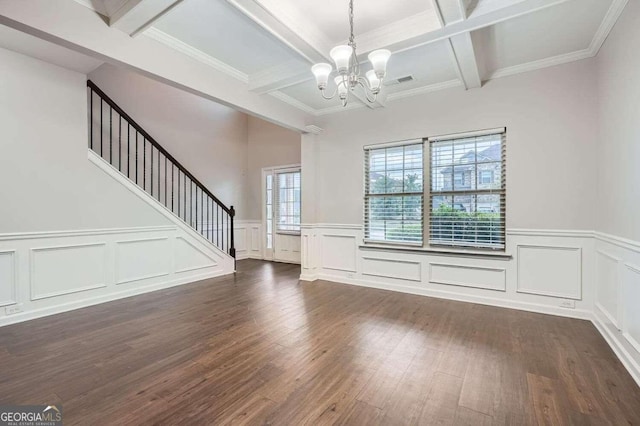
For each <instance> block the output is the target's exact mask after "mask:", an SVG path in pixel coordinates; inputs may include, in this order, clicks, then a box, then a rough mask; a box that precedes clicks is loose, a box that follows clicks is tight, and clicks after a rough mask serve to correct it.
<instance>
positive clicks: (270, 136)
mask: <svg viewBox="0 0 640 426" xmlns="http://www.w3.org/2000/svg"><path fill="white" fill-rule="evenodd" d="M248 125H249V128H248V139H249V149H248V170H249V172H248V177H249V179H248V191H247V198H248V199H247V211H248V217H247V218H248V219H254V220H261V219H262V169H263V168H265V167H273V166H282V165H288V164H300V141H301V134H300V133H298V132H294V131H292V130H289V129H285V128H284V127H280V126H278V125H275V124H272V123H269V122H267V121H264V120H261V119H259V118H255V117H249V123H248Z"/></svg>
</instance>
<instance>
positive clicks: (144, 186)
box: [142, 136, 147, 191]
mask: <svg viewBox="0 0 640 426" xmlns="http://www.w3.org/2000/svg"><path fill="white" fill-rule="evenodd" d="M142 189H144V190H145V191H146V190H147V138H146V137H144V136H143V137H142Z"/></svg>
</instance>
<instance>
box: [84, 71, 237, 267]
mask: <svg viewBox="0 0 640 426" xmlns="http://www.w3.org/2000/svg"><path fill="white" fill-rule="evenodd" d="M87 88H88V91H89V104H90V105H89V111H90V112H89V129H90V131H89V148H91V150H93V151H94V152H95V153H96V154H98V155H99V156H100V157H102V158H103V159H104V160H105V161H107V162H109V163H110V164H111V166H113V167H114V168H116V169H118V171H120V173H122V174H123V175H125V176H126V177H127V178H128V179H129V180H130V181H132V182H134V183H135V184H136V185H137V186H138V187H140V188H141V189H143V190H144V191H146V192H147V193H148V194H149V195H151V196H152V197H153V198H154V199H155V200H157V201H158V202H159V203H161V204H162V205H164V207H166V208H167V209H169V210H170V211H171V212H172V213H173V214H174V215H176V216H177V217H178V218H180V219H181V220H182V221H183V222H184V223H186V224H187V225H189V226H190V227H191V228H193V229H194V230H195V231H196V232H198V233H199V234H200V235H202V237H203V238H205V239H206V240H207V241H208V242H209V243H211V244H213V245H214V246H216V247H217V248H218V249H220V250H222V251H223V252H225V253H226V254H228V255H229V256H231V257H233V258H235V256H236V250H235V245H234V235H233V218H234V216H235V210H234V209H233V206H229V207H227V206H225V205H224V204H223V203H222V202H221V201H220V200H218V198H216V196H215V195H213V194H212V193H211V191H209V190H208V189H207V188H206V187H205V186H204V185H203V184H202V183H200V181H199V180H198V179H196V177H195V176H193V175H192V174H191V173H190V172H189V171H188V170H187V169H186V168H185V167H184V166H183V165H182V164H180V163H179V162H178V160H176V159H175V158H174V157H173V156H172V155H171V154H169V153H168V152H167V151H166V150H165V149H164V148H163V147H162V146H161V145H160V144H159V143H158V142H157V141H156V140H155V139H154V138H153V137H152V136H151V135H150V134H149V133H147V132H146V131H145V130H144V129H143V128H142V127H141V126H140V125H139V124H138V123H136V122H135V121H134V120H133V119H132V118H131V117H130V116H129V115H128V114H127V113H126V112H124V110H123V109H122V108H120V107H119V106H118V105H117V104H116V103H115V102H114V101H113V99H111V98H110V97H109V96H107V95H106V94H105V93H104V92H103V91H102V90H100V88H99V87H98V86H96V85H95V84H94V83H93V82H92V81H91V80H89V81H87Z"/></svg>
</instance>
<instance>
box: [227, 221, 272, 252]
mask: <svg viewBox="0 0 640 426" xmlns="http://www.w3.org/2000/svg"><path fill="white" fill-rule="evenodd" d="M233 231H234V237H235V240H236V259H238V260H242V259H263V258H264V252H263V247H264V244H263V242H262V223H261V222H260V221H259V220H236V221H234V223H233Z"/></svg>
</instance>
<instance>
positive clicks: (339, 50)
mask: <svg viewBox="0 0 640 426" xmlns="http://www.w3.org/2000/svg"><path fill="white" fill-rule="evenodd" d="M352 54H353V48H352V47H351V46H347V45H345V44H343V45H341V46H336V47H334V48H333V49H331V52H329V56H331V59H333V62H335V64H336V70H338V73H340V74H344V73H346V72H347V71H348V70H349V60H350V59H351V55H352Z"/></svg>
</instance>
